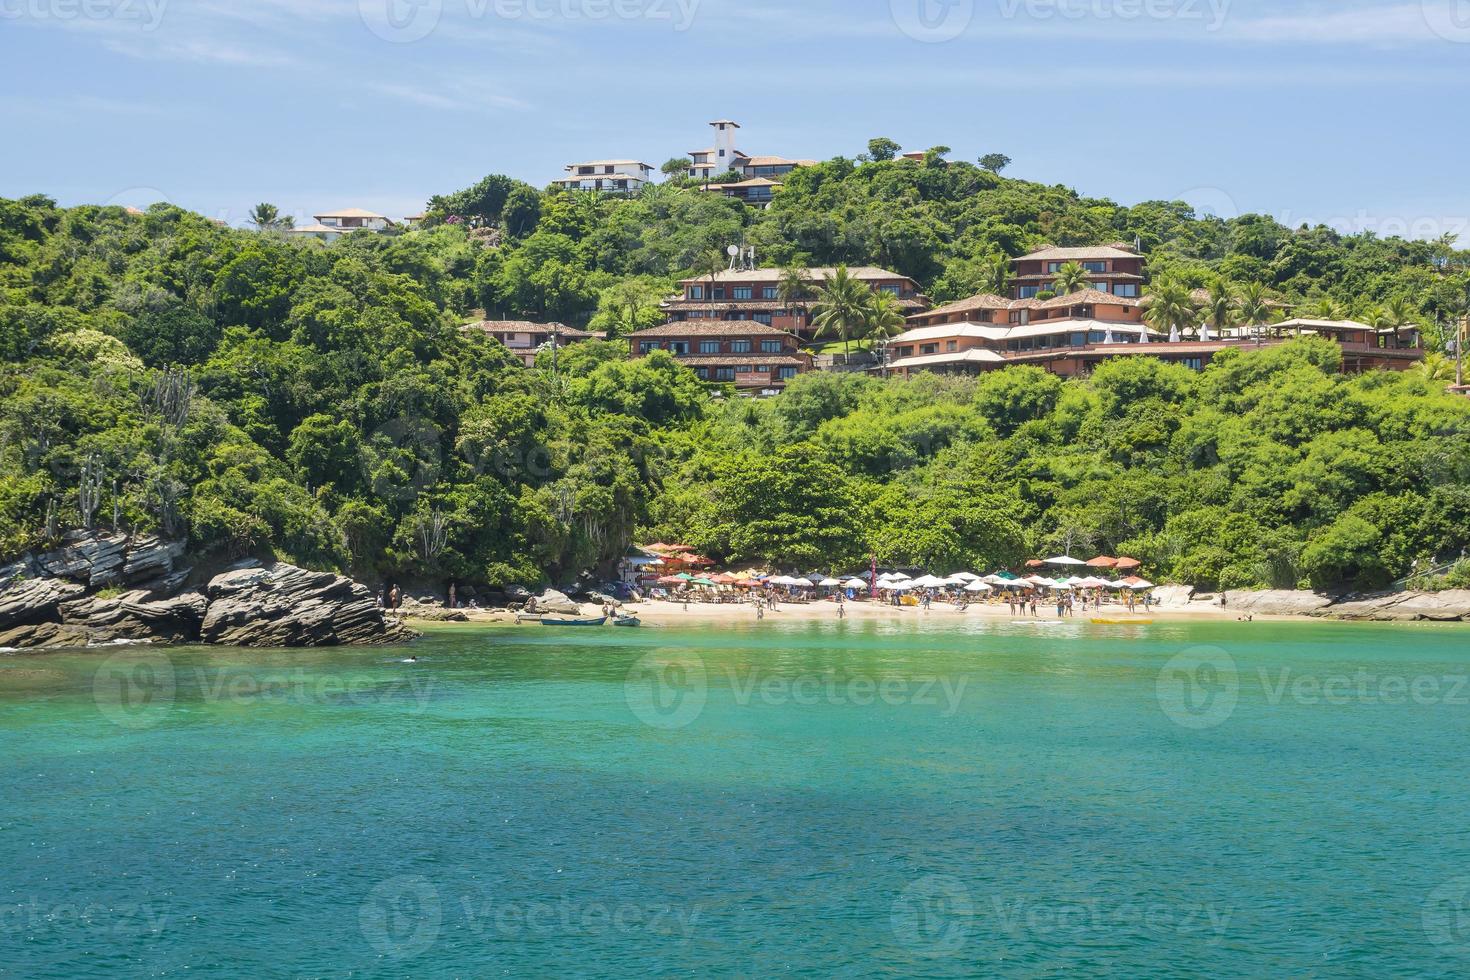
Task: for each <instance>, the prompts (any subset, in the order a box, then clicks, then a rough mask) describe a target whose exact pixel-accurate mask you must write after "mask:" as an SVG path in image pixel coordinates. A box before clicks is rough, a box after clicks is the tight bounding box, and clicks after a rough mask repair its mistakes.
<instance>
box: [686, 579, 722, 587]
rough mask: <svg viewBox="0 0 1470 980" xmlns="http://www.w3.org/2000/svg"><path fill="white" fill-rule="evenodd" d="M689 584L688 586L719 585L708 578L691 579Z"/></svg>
mask: <svg viewBox="0 0 1470 980" xmlns="http://www.w3.org/2000/svg"><path fill="white" fill-rule="evenodd" d="M689 584H690V585H718V584H719V583H718V582H716V581H715V580H714V579H709V578H692V579H690V580H689Z"/></svg>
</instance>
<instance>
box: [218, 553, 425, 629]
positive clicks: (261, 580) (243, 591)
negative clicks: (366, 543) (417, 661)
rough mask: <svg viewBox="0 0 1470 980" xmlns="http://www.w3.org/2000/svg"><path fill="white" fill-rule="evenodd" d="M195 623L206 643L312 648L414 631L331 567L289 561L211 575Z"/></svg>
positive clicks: (365, 591)
mask: <svg viewBox="0 0 1470 980" xmlns="http://www.w3.org/2000/svg"><path fill="white" fill-rule="evenodd" d="M207 594H208V598H209V608H208V611H207V612H206V613H205V615H204V622H203V624H202V626H201V627H200V638H201V639H203V640H204V641H205V642H206V643H224V644H230V645H234V646H257V647H258V646H267V647H300V646H306V647H315V646H339V645H345V644H372V643H400V642H404V641H407V640H409V639H412V638H413V637H415V636H417V634H416V633H414V632H413V631H412V630H410V629H408V628H407V627H405V626H403V625H401V624H400V623H398V622H397V621H396V620H392V619H388V618H386V617H385V616H384V615H383V611H382V610H381V609H379V608H378V605H377V602H376V601H375V600H374V599H373V596H372V593H370V592H369V591H368V590H367V588H365V587H364V586H362V585H359V584H358V583H356V582H354V581H352V580H351V579H348V578H344V577H342V576H340V575H334V574H332V573H331V572H309V571H307V570H305V569H303V568H297V567H296V566H294V565H286V564H276V565H272V566H271V567H269V568H265V569H241V570H238V571H233V572H225V573H223V574H222V575H217V576H215V577H214V578H213V579H211V580H210V582H209V586H208V588H207Z"/></svg>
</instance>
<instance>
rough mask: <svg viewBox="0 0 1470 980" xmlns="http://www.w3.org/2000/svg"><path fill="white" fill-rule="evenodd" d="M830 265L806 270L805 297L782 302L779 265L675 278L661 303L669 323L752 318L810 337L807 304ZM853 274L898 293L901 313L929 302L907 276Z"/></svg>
mask: <svg viewBox="0 0 1470 980" xmlns="http://www.w3.org/2000/svg"><path fill="white" fill-rule="evenodd" d="M835 271H836V270H834V269H831V268H821V269H807V270H805V278H806V281H807V283H808V285H809V287H810V288H809V297H811V298H809V299H807V300H804V301H801V302H797V303H787V302H784V301H783V300H782V299H781V290H780V286H779V283H780V281H781V272H782V270H780V269H735V270H731V271H725V272H718V273H716V274H715V275H713V276H700V277H698V278H693V279H684V280H682V281H680V283H679V288H680V290H681V292H680V293H679V294H678V295H677V296H673V297H670V298H669V299H667V300H665V301H664V302H663V303H662V304H661V305H662V307H663V309H664V311H665V312H666V313H667V314H668V315H669V319H670V320H673V321H675V322H678V321H682V320H754V321H755V322H757V323H760V324H762V325H764V326H768V327H774V328H776V329H777V330H783V331H788V332H790V333H794V334H797V335H798V336H800V337H803V338H810V336H811V334H812V328H811V309H810V308H811V306H812V305H813V304H814V303H815V295H816V287H817V286H818V285H820V284H821V283H822V281H823V280H824V279H826V278H827V277H828V276H830V275H832V274H833V272H835ZM847 271H848V274H849V275H850V276H852V277H853V278H854V279H858V280H860V281H862V282H865V283H867V285H868V286H869V287H871V288H872V289H875V290H880V291H882V292H886V293H892V294H893V295H894V296H896V297H898V300H899V305H900V307H902V308H903V309H904V310H906V311H907V312H911V313H917V312H919V311H921V310H925V309H927V308H928V306H929V299H928V297H926V296H925V295H924V294H923V293H921V292H920V291H919V284H918V283H916V282H914V280H912V279H910V278H909V277H908V276H903V275H899V274H898V273H897V272H889V271H888V270H887V269H875V268H869V267H863V266H859V267H856V268H851V269H848V270H847Z"/></svg>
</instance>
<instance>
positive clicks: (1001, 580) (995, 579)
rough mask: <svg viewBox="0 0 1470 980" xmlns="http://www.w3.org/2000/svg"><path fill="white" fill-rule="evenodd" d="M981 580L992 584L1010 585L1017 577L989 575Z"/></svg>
mask: <svg viewBox="0 0 1470 980" xmlns="http://www.w3.org/2000/svg"><path fill="white" fill-rule="evenodd" d="M980 581H982V582H989V583H990V584H991V585H1010V584H1011V583H1012V582H1014V581H1015V579H1013V578H1006V577H1005V576H1004V575H987V576H985V577H984V578H982V579H981V580H980Z"/></svg>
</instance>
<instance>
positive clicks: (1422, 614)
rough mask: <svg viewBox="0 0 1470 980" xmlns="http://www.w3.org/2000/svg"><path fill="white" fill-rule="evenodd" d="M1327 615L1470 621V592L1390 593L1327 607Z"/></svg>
mask: <svg viewBox="0 0 1470 980" xmlns="http://www.w3.org/2000/svg"><path fill="white" fill-rule="evenodd" d="M1327 614H1328V615H1329V616H1332V617H1333V618H1334V619H1367V620H1377V621H1381V622H1399V621H1421V620H1429V621H1433V622H1454V621H1456V620H1470V591H1466V590H1464V589H1457V590H1451V591H1448V592H1390V593H1386V594H1384V595H1378V596H1369V597H1367V598H1363V599H1356V600H1353V601H1351V602H1340V603H1336V604H1334V605H1332V606H1331V607H1329V608H1328V610H1327Z"/></svg>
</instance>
